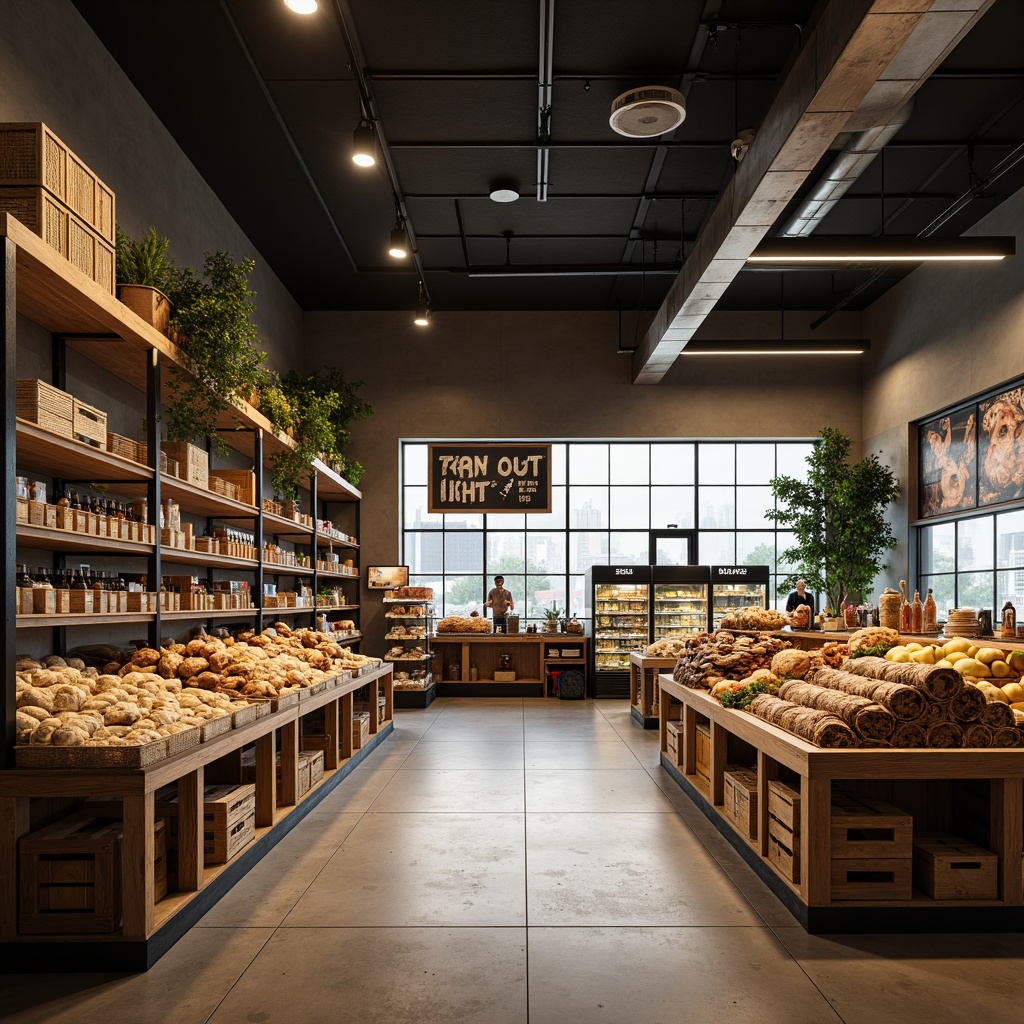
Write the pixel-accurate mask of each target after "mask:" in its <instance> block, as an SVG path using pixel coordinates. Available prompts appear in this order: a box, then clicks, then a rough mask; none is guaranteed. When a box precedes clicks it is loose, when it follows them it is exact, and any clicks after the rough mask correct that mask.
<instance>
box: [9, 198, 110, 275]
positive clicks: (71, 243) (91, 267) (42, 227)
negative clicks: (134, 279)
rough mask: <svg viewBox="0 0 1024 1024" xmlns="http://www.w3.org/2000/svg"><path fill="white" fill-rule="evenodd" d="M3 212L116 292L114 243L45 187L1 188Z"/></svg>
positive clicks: (76, 266) (83, 271) (84, 271)
mask: <svg viewBox="0 0 1024 1024" xmlns="http://www.w3.org/2000/svg"><path fill="white" fill-rule="evenodd" d="M0 211H2V212H5V213H10V214H11V215H12V216H14V217H17V218H18V220H20V221H21V222H22V224H24V225H25V226H26V227H27V228H28V229H29V231H32V232H34V233H35V234H37V235H39V237H40V238H42V239H43V241H45V242H46V244H47V245H48V246H50V248H51V249H54V250H55V251H56V252H59V253H60V254H61V256H63V257H64V258H65V259H66V260H68V262H69V263H71V265H72V266H74V267H75V268H76V269H77V270H80V271H81V272H82V273H83V274H85V276H86V277H88V278H90V279H91V280H93V281H95V282H96V283H97V284H99V285H101V286H102V287H103V289H104V290H105V291H107V292H109V293H110V294H111V295H113V293H114V246H113V245H112V244H111V243H110V242H108V241H106V240H105V239H103V238H100V236H99V235H97V234H96V232H95V231H93V229H92V228H90V227H89V225H88V224H86V223H85V221H83V220H82V219H81V218H80V217H78V216H76V215H75V214H74V213H72V212H71V210H69V209H68V208H67V207H66V206H65V205H64V204H63V203H61V202H60V201H59V200H57V199H55V198H54V197H53V196H51V195H50V194H49V192H47V191H46V190H45V189H42V188H0Z"/></svg>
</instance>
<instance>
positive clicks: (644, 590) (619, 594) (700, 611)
mask: <svg viewBox="0 0 1024 1024" xmlns="http://www.w3.org/2000/svg"><path fill="white" fill-rule="evenodd" d="M585 595H586V598H585V599H586V601H587V607H586V608H585V614H586V616H587V618H589V619H590V620H591V623H592V627H591V628H592V638H593V642H592V643H591V644H590V652H591V653H590V658H591V664H590V681H591V696H593V697H628V696H629V655H630V652H631V651H642V650H643V649H644V648H645V647H647V645H648V644H650V643H651V642H652V641H653V640H660V639H663V638H666V637H684V636H693V635H694V634H696V633H699V632H700V631H701V630H703V629H707V625H708V566H706V565H704V566H699V565H654V566H652V565H595V566H592V567H591V568H590V569H589V570H588V571H587V578H586V585H585Z"/></svg>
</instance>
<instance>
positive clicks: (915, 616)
mask: <svg viewBox="0 0 1024 1024" xmlns="http://www.w3.org/2000/svg"><path fill="white" fill-rule="evenodd" d="M910 628H911V632H913V633H920V632H921V631H922V630H923V629H924V605H923V604H921V591H920V590H915V591H914V603H913V605H912V606H911V626H910Z"/></svg>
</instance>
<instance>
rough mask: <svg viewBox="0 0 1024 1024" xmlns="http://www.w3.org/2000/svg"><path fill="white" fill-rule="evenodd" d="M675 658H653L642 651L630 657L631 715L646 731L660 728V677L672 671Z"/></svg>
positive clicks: (632, 653)
mask: <svg viewBox="0 0 1024 1024" xmlns="http://www.w3.org/2000/svg"><path fill="white" fill-rule="evenodd" d="M675 663H676V659H675V658H652V657H649V656H648V655H646V654H643V653H642V652H641V651H631V652H630V655H629V713H630V715H631V717H632V719H633V721H634V722H636V723H637V724H638V725H640V726H641V727H642V728H644V729H657V728H658V694H659V692H658V675H659V674H660V673H662V672H664V671H665V670H666V669H669V670H671V668H672V667H673V665H675Z"/></svg>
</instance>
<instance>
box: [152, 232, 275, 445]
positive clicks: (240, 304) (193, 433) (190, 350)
mask: <svg viewBox="0 0 1024 1024" xmlns="http://www.w3.org/2000/svg"><path fill="white" fill-rule="evenodd" d="M254 268H255V263H254V262H253V261H252V260H239V261H238V262H235V260H233V259H232V258H231V256H230V255H229V254H228V253H226V252H216V253H207V254H206V259H205V261H204V263H203V270H202V273H197V272H196V271H195V270H193V269H192V268H191V267H187V268H185V269H184V270H181V271H178V272H177V273H176V274H175V275H174V281H173V284H172V286H171V296H170V297H171V301H172V303H173V305H174V313H173V315H172V317H171V327H172V328H173V329H174V331H175V332H176V333H177V335H179V337H180V343H181V344H182V347H183V349H184V352H185V355H186V358H187V362H186V365H185V366H177V365H174V366H172V367H171V371H170V374H169V378H168V390H169V392H170V396H171V400H170V402H168V404H167V413H166V416H167V436H168V438H169V440H172V441H198V440H202V439H204V438H210V439H211V440H212V441H214V443H215V444H216V445H217V448H218V450H219V451H221V452H223V451H225V450H226V446H225V445H224V442H223V441H222V439H221V438H220V436H219V435H218V432H217V425H218V422H219V421H220V420H221V418H222V416H223V414H224V413H225V412H228V411H230V410H231V408H232V403H235V402H240V401H247V400H248V399H249V398H250V397H251V396H252V395H253V393H255V392H256V391H257V389H258V387H259V385H260V382H261V380H262V379H263V370H262V365H263V362H264V360H265V359H266V358H267V355H266V353H265V352H263V351H261V349H260V348H259V335H258V333H257V330H256V327H255V325H254V324H253V322H252V315H253V312H254V310H255V306H254V305H253V301H252V300H253V296H255V294H256V293H255V292H254V291H252V290H251V289H250V288H249V275H250V274H251V273H252V271H253V269H254Z"/></svg>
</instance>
